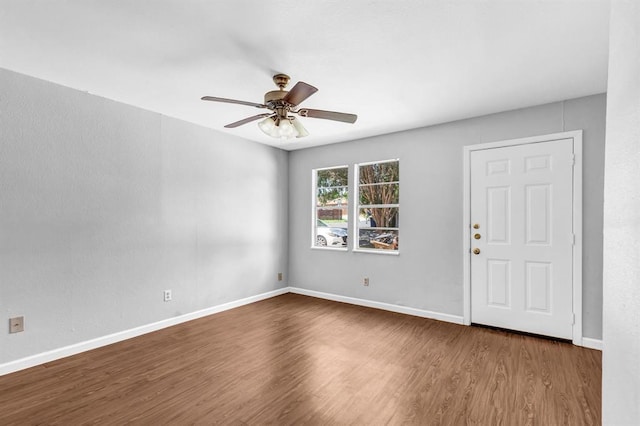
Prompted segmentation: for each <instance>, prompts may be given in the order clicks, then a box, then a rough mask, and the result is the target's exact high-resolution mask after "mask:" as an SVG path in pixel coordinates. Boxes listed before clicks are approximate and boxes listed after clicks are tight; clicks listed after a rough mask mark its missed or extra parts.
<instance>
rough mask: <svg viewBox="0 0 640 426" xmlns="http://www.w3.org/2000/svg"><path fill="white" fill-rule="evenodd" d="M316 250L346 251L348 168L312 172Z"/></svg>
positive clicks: (314, 243)
mask: <svg viewBox="0 0 640 426" xmlns="http://www.w3.org/2000/svg"><path fill="white" fill-rule="evenodd" d="M313 179H314V199H315V203H314V204H315V208H314V218H313V236H312V238H313V243H312V246H313V247H329V248H343V249H346V248H347V234H348V229H349V216H348V215H349V213H348V206H349V167H348V166H339V167H332V168H326V169H316V170H314V171H313Z"/></svg>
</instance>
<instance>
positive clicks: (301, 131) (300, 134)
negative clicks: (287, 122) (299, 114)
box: [292, 118, 309, 138]
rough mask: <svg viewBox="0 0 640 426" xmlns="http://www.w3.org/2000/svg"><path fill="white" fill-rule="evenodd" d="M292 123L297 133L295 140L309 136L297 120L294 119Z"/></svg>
mask: <svg viewBox="0 0 640 426" xmlns="http://www.w3.org/2000/svg"><path fill="white" fill-rule="evenodd" d="M292 123H293V127H295V129H296V132H297V133H298V134H297V135H296V138H303V137H305V136H309V132H307V129H305V128H304V126H303V125H302V123H301V122H300V120H297V119H295V118H294V119H293V121H292Z"/></svg>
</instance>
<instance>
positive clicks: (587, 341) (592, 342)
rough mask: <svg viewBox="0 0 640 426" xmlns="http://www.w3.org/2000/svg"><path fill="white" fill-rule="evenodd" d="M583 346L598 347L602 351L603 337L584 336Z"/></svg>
mask: <svg viewBox="0 0 640 426" xmlns="http://www.w3.org/2000/svg"><path fill="white" fill-rule="evenodd" d="M582 346H584V347H585V348H589V349H597V350H599V351H602V339H592V338H591V337H583V338H582Z"/></svg>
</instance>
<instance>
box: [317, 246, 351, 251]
mask: <svg viewBox="0 0 640 426" xmlns="http://www.w3.org/2000/svg"><path fill="white" fill-rule="evenodd" d="M348 249H349V248H348V247H321V246H311V250H323V251H347V250H348Z"/></svg>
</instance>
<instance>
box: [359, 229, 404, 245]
mask: <svg viewBox="0 0 640 426" xmlns="http://www.w3.org/2000/svg"><path fill="white" fill-rule="evenodd" d="M398 243H399V238H398V231H397V230H383V229H380V228H361V229H360V230H359V239H358V247H359V248H366V249H379V250H398V246H399V244H398Z"/></svg>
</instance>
